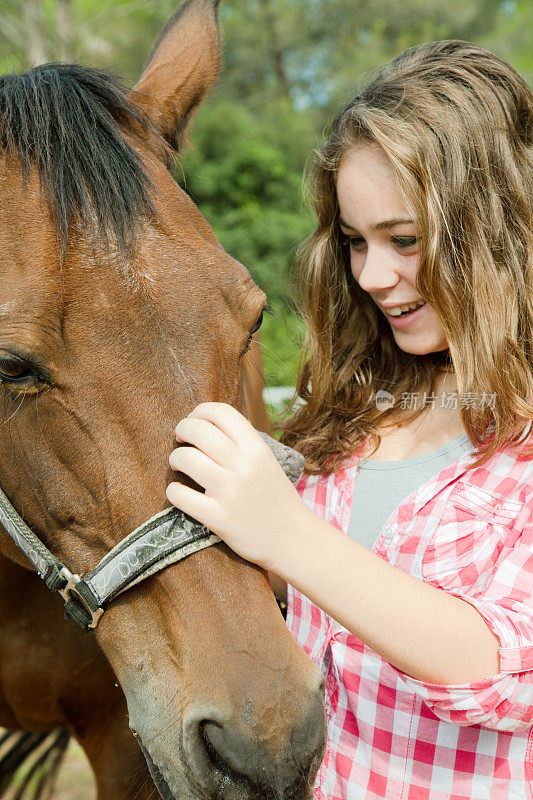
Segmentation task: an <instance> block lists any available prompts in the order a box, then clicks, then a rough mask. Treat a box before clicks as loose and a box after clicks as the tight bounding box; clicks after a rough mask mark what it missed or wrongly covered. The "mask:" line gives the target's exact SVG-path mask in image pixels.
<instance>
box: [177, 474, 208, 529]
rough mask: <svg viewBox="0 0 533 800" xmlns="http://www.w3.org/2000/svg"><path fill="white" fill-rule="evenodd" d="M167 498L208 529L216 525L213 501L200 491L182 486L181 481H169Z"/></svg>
mask: <svg viewBox="0 0 533 800" xmlns="http://www.w3.org/2000/svg"><path fill="white" fill-rule="evenodd" d="M166 493H167V499H168V501H169V502H170V503H172V505H174V506H176V507H177V508H179V509H181V510H182V511H184V512H185V513H186V514H189V516H191V517H193V519H196V520H198V522H200V523H202V525H205V526H206V527H207V528H209V529H210V530H213V527H214V526H216V506H215V501H214V500H213V499H212V498H210V497H207V496H206V495H205V494H202V492H197V491H196V490H195V489H191V488H190V486H184V484H183V483H169V485H168V486H167V490H166Z"/></svg>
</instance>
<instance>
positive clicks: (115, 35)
mask: <svg viewBox="0 0 533 800" xmlns="http://www.w3.org/2000/svg"><path fill="white" fill-rule="evenodd" d="M177 5H178V0H112V1H111V2H110V0H62V8H63V9H64V8H65V7H68V9H69V10H70V18H71V25H70V29H68V26H67V30H65V27H64V22H63V23H62V22H61V19H62V18H61V16H60V14H59V3H58V0H41V3H39V0H2V2H1V3H0V45H1V47H0V68H2V71H12V70H19V69H24V68H26V67H27V66H29V62H30V60H31V58H34V56H35V47H34V48H32V47H30V46H29V45H31V44H32V37H35V38H36V39H38V40H39V46H41V45H42V48H41V49H42V52H43V57H45V58H46V59H47V60H52V59H56V58H59V57H60V54H61V52H65V47H66V50H67V51H69V52H72V53H73V57H75V58H76V59H78V60H79V61H80V62H82V63H87V64H94V65H97V66H101V67H104V68H107V69H112V70H116V71H117V72H119V73H121V74H122V75H124V76H125V78H126V80H127V81H129V82H130V83H132V84H133V83H134V82H135V80H136V79H137V77H138V76H139V74H140V72H141V70H142V66H143V64H144V62H145V60H146V57H147V55H148V53H149V52H150V50H151V47H152V44H153V42H154V40H155V37H156V35H157V33H158V31H159V29H160V28H161V27H162V25H163V24H164V23H165V21H166V20H167V19H168V18H169V17H170V15H171V14H172V12H173V10H174V8H175V7H176V6H177ZM36 9H37V16H36ZM39 9H40V11H39ZM220 16H221V21H222V26H223V36H224V66H223V75H222V79H221V81H220V82H219V84H218V86H217V87H216V89H215V91H214V92H213V93H212V95H211V97H210V98H209V99H208V100H207V101H206V103H205V104H204V106H203V107H202V108H201V109H200V111H199V113H198V115H197V118H196V120H195V124H194V126H193V129H192V133H191V142H192V145H193V147H192V149H189V150H187V151H186V152H185V153H184V154H183V155H182V157H181V161H180V166H179V167H178V168H177V169H176V178H177V180H179V181H180V183H182V185H185V186H186V190H187V191H188V192H189V193H190V194H191V196H192V197H193V198H194V199H195V201H196V202H197V204H198V205H199V207H200V209H201V211H202V212H203V213H204V215H205V216H206V217H207V219H208V221H209V222H210V223H211V225H212V226H213V228H214V230H215V233H216V234H217V236H218V237H219V239H220V241H221V242H222V244H223V246H224V247H225V249H226V250H227V251H228V252H230V253H231V254H232V255H233V256H234V257H236V258H238V259H239V260H240V261H242V262H243V263H244V264H245V265H246V266H247V267H248V269H249V270H250V272H251V273H252V275H253V277H254V279H255V280H256V281H257V283H258V284H259V285H260V286H261V287H262V288H263V289H264V291H265V292H266V293H267V296H268V298H269V301H270V303H271V305H272V306H273V308H274V310H275V311H276V313H277V314H278V317H277V318H276V319H271V318H267V319H266V320H265V323H264V326H263V341H264V344H265V363H266V376H267V382H268V383H269V384H270V385H276V384H281V385H283V384H285V385H287V384H293V383H294V380H295V374H296V367H297V363H298V358H299V347H300V342H301V338H302V326H301V323H300V322H299V320H298V319H297V318H296V317H295V315H294V312H293V311H292V305H291V302H290V294H291V284H292V280H293V279H292V275H291V263H292V260H293V256H294V252H295V249H296V247H297V245H298V243H299V242H300V241H301V240H302V239H303V238H304V237H305V236H306V235H307V234H308V233H309V231H310V230H311V229H312V226H313V220H312V217H311V215H310V213H309V212H308V210H307V209H306V208H305V207H304V205H303V203H302V200H301V175H302V170H303V167H304V164H305V161H306V159H307V157H308V155H309V153H310V151H311V150H312V149H313V147H315V146H316V145H317V144H318V143H319V142H320V141H321V139H322V134H323V131H324V129H325V128H326V126H327V124H328V123H329V120H330V119H331V117H332V115H333V114H334V113H335V112H336V111H337V110H338V109H339V108H340V107H341V106H342V105H343V104H344V103H345V102H346V101H347V100H348V99H349V98H350V97H351V95H352V94H353V91H354V87H355V85H356V84H357V82H358V81H360V79H361V78H362V76H364V75H365V73H367V72H369V71H371V70H373V69H374V68H375V67H377V66H379V65H380V64H382V63H383V62H384V61H386V60H388V59H390V58H392V57H394V56H396V55H398V54H399V53H400V52H401V51H402V50H404V49H405V48H406V47H410V46H413V45H416V44H420V43H421V42H424V41H431V40H435V39H451V38H456V39H468V40H471V41H475V42H479V43H480V44H484V45H485V46H487V47H489V48H490V49H492V50H494V51H495V52H496V53H499V54H500V55H502V56H503V58H505V59H507V60H508V61H509V62H510V63H511V64H513V66H515V68H516V69H517V70H518V71H519V72H521V73H522V74H523V75H524V77H525V78H526V80H529V81H531V80H532V77H533V49H532V47H531V30H532V28H533V26H532V22H533V19H532V17H533V9H532V5H531V0H431V2H429V3H428V2H427V0H374V2H372V3H370V2H368V0H222V3H221V7H220ZM67 40H68V41H67ZM37 49H38V48H37Z"/></svg>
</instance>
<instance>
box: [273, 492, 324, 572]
mask: <svg viewBox="0 0 533 800" xmlns="http://www.w3.org/2000/svg"><path fill="white" fill-rule="evenodd" d="M299 511H300V510H299ZM323 536H324V523H323V521H322V520H321V519H320V518H319V517H318V516H317V515H316V514H314V513H313V512H312V511H310V510H309V509H308V508H307V507H304V508H303V510H302V513H298V514H296V515H294V517H292V518H291V517H288V518H287V525H286V527H285V529H284V530H282V531H281V532H280V536H279V539H278V543H277V546H276V547H273V548H272V549H271V550H270V559H269V564H268V565H267V566H266V569H268V571H269V572H274V573H275V574H276V575H279V577H280V578H282V579H283V580H284V581H286V582H287V583H290V584H292V585H296V582H300V580H301V578H302V577H303V576H304V575H305V574H306V573H307V572H308V571H309V568H310V565H311V564H312V562H316V561H317V559H319V558H320V555H319V553H320V542H321V539H322V538H323Z"/></svg>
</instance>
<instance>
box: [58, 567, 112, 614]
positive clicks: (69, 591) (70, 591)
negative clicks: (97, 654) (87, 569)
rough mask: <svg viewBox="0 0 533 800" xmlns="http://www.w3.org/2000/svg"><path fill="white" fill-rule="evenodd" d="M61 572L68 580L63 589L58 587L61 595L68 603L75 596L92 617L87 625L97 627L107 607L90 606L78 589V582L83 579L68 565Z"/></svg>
mask: <svg viewBox="0 0 533 800" xmlns="http://www.w3.org/2000/svg"><path fill="white" fill-rule="evenodd" d="M59 574H60V575H61V577H62V578H64V579H65V580H66V582H67V583H66V585H65V586H63V588H62V589H58V591H59V594H60V595H61V597H62V598H63V599H64V600H65V602H66V603H68V602H69V601H70V600H72V598H74V600H75V601H76V602H77V603H79V604H80V605H81V606H82V607H83V609H84V611H86V612H87V614H89V616H90V617H91V621H90V622H89V623H87V627H88V628H96V626H97V625H98V623H99V621H100V617H101V616H102V614H103V613H104V610H105V609H103V608H101V607H98V608H97V609H92V608H91V607H90V606H89V604H88V603H87V601H86V599H85V598H84V597H83V595H82V594H81V593H80V592H79V591H78V583H80V582H81V580H82V578H80V576H79V575H76V574H74V573H72V572H71V571H70V570H69V569H68V567H62V568H61V570H60V572H59Z"/></svg>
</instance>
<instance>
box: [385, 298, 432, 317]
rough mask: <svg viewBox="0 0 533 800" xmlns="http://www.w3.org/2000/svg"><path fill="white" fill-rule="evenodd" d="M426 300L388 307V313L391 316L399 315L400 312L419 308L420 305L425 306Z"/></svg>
mask: <svg viewBox="0 0 533 800" xmlns="http://www.w3.org/2000/svg"><path fill="white" fill-rule="evenodd" d="M424 302H425V301H422V302H420V303H409V304H408V305H406V306H394V308H389V309H388V311H387V314H390V315H391V317H399V316H400V314H402V313H403V312H404V311H409V310H412V309H415V308H418V307H419V306H423V305H424Z"/></svg>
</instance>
